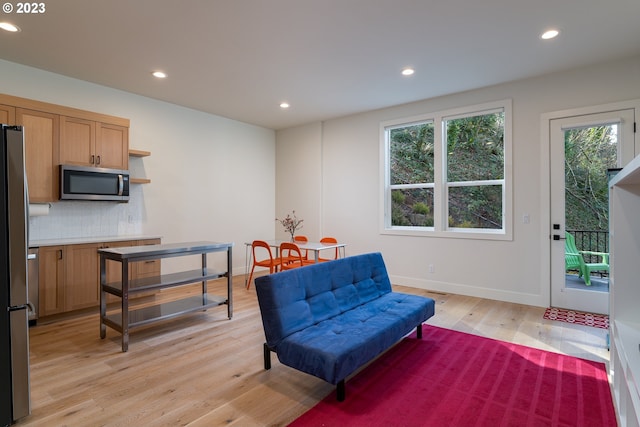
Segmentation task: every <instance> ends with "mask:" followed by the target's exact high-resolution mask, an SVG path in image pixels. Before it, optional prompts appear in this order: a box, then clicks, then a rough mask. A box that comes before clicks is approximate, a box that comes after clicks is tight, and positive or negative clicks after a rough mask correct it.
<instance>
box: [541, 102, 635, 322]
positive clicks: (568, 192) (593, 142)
mask: <svg viewBox="0 0 640 427" xmlns="http://www.w3.org/2000/svg"><path fill="white" fill-rule="evenodd" d="M633 122H634V110H633V109H627V110H618V111H611V112H603V113H599V114H589V115H581V116H574V117H566V118H559V119H553V120H551V122H550V133H551V134H550V141H551V147H550V155H551V162H550V163H551V177H550V183H551V192H550V193H551V228H552V229H551V232H550V234H551V240H550V242H551V305H552V306H553V307H560V308H566V309H570V310H578V311H586V312H591V313H603V314H607V313H608V311H609V271H608V263H609V260H608V256H609V202H608V200H609V199H608V194H609V191H608V172H607V171H608V170H609V169H612V168H619V167H622V165H624V164H626V163H628V162H629V161H630V160H631V159H633V157H634V154H635V148H634V144H633V143H634V138H633Z"/></svg>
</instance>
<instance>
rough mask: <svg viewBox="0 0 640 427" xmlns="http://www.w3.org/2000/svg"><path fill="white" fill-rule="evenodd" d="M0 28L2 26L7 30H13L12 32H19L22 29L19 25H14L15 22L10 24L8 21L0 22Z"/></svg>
mask: <svg viewBox="0 0 640 427" xmlns="http://www.w3.org/2000/svg"><path fill="white" fill-rule="evenodd" d="M0 28H2V29H3V30H5V31H9V32H12V33H17V32H19V31H22V30H20V27H18V26H17V25H13V24H10V23H8V22H0Z"/></svg>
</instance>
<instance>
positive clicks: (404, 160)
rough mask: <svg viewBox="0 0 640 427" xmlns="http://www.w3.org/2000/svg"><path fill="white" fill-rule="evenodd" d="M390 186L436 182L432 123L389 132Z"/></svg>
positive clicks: (399, 128) (404, 127)
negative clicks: (434, 177)
mask: <svg viewBox="0 0 640 427" xmlns="http://www.w3.org/2000/svg"><path fill="white" fill-rule="evenodd" d="M389 148H390V156H389V160H390V166H391V170H390V178H391V179H390V184H392V185H394V184H419V183H432V182H433V122H427V123H420V124H413V125H409V126H403V127H398V128H394V129H390V130H389Z"/></svg>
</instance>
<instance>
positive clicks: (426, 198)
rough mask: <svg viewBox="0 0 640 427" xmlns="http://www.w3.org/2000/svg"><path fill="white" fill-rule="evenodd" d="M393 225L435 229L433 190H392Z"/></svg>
mask: <svg viewBox="0 0 640 427" xmlns="http://www.w3.org/2000/svg"><path fill="white" fill-rule="evenodd" d="M391 225H392V226H414V227H433V189H432V188H412V189H396V190H391Z"/></svg>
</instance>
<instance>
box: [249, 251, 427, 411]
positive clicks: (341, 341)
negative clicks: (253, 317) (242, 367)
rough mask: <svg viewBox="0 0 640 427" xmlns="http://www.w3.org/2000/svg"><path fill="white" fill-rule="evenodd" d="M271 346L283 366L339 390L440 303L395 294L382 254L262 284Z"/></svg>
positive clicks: (267, 359)
mask: <svg viewBox="0 0 640 427" xmlns="http://www.w3.org/2000/svg"><path fill="white" fill-rule="evenodd" d="M255 283H256V292H257V294H258V303H259V305H260V313H261V316H262V324H263V326H264V333H265V337H266V341H267V342H266V343H265V344H264V367H265V369H270V368H271V352H272V351H273V352H275V353H276V354H277V356H278V360H280V362H281V363H282V364H284V365H287V366H290V367H292V368H295V369H298V370H300V371H303V372H306V373H308V374H311V375H315V376H316V377H318V378H322V379H323V380H325V381H328V382H329V383H331V384H335V385H337V399H338V400H339V401H342V400H344V398H345V384H344V383H345V379H346V378H347V376H349V375H350V374H352V373H353V372H355V371H356V370H357V369H358V368H360V367H361V366H363V365H364V364H366V363H367V362H369V361H371V360H372V359H374V358H375V357H376V356H378V355H379V354H380V353H382V352H384V351H385V350H387V349H388V348H389V347H391V346H392V345H394V344H395V343H397V342H398V341H399V340H400V339H402V338H403V337H404V336H405V335H407V334H408V333H410V332H411V331H412V330H413V328H417V335H418V337H419V338H421V337H422V323H423V322H424V321H426V320H427V319H429V318H430V317H431V316H433V314H434V310H435V301H434V300H433V299H431V298H426V297H422V296H418V295H410V294H403V293H398V292H393V291H392V290H391V282H390V281H389V276H388V275H387V269H386V267H385V265H384V261H383V259H382V255H381V254H380V253H371V254H365V255H358V256H353V257H347V258H342V259H338V260H335V261H329V262H324V263H319V264H314V265H310V266H307V267H302V268H296V269H293V270H288V271H283V272H281V273H275V274H270V275H267V276H261V277H258V278H256V280H255Z"/></svg>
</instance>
